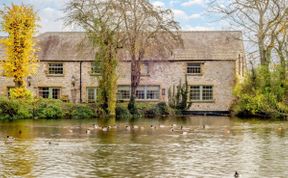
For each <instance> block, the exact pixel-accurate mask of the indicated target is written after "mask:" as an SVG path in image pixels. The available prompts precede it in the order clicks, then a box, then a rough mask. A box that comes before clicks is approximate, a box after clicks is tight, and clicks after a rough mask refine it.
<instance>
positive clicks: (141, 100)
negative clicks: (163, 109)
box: [117, 99, 160, 102]
mask: <svg viewBox="0 0 288 178" xmlns="http://www.w3.org/2000/svg"><path fill="white" fill-rule="evenodd" d="M117 101H124V102H127V101H130V99H117ZM135 101H140V102H158V101H160V99H136V100H135Z"/></svg>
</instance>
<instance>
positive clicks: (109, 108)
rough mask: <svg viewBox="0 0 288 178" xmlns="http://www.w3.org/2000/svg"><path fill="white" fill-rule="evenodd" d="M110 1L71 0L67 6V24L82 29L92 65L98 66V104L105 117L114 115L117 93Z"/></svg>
mask: <svg viewBox="0 0 288 178" xmlns="http://www.w3.org/2000/svg"><path fill="white" fill-rule="evenodd" d="M114 5H115V4H114V3H113V1H112V0H107V1H96V0H71V1H70V2H69V3H67V5H66V13H67V16H66V24H67V25H72V24H76V25H79V26H80V27H82V28H83V29H84V30H85V32H86V34H87V37H88V39H89V41H90V43H91V44H92V45H93V46H94V48H95V51H96V55H95V63H96V65H99V68H100V76H98V84H99V85H98V97H97V103H98V104H99V105H100V106H101V109H102V110H103V111H104V113H105V114H108V115H115V108H116V90H117V76H116V66H117V49H118V48H119V47H118V45H119V39H120V37H119V30H120V29H119V28H118V27H119V22H120V21H119V20H118V19H119V16H118V15H117V14H115V13H114V12H115V11H114Z"/></svg>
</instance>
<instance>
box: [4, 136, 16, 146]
mask: <svg viewBox="0 0 288 178" xmlns="http://www.w3.org/2000/svg"><path fill="white" fill-rule="evenodd" d="M14 141H15V138H14V137H12V136H7V138H6V141H5V143H7V144H11V143H13V142H14Z"/></svg>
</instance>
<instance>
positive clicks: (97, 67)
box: [91, 62, 101, 75]
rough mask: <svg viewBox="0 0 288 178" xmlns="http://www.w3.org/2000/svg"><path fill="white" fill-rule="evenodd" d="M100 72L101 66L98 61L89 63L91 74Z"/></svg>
mask: <svg viewBox="0 0 288 178" xmlns="http://www.w3.org/2000/svg"><path fill="white" fill-rule="evenodd" d="M100 74H101V67H100V64H99V63H98V62H92V63H91V75H100Z"/></svg>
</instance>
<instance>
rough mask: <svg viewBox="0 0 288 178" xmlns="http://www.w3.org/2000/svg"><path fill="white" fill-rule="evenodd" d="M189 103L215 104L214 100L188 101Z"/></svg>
mask: <svg viewBox="0 0 288 178" xmlns="http://www.w3.org/2000/svg"><path fill="white" fill-rule="evenodd" d="M190 103H192V104H193V103H215V100H207V101H203V100H199V101H190Z"/></svg>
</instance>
